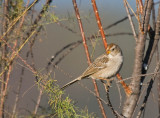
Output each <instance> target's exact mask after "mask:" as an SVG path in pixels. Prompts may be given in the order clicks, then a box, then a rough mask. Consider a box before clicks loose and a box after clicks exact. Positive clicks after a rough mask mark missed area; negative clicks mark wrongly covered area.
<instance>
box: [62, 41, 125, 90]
mask: <svg viewBox="0 0 160 118" xmlns="http://www.w3.org/2000/svg"><path fill="white" fill-rule="evenodd" d="M122 64H123V54H122V51H121V49H120V47H119V46H118V45H116V44H113V43H111V44H109V45H108V46H107V49H106V53H105V54H102V55H100V56H99V57H98V58H96V59H95V60H94V61H93V63H92V64H90V65H89V66H88V68H87V69H86V70H85V71H84V72H83V73H82V74H81V75H80V76H79V77H77V78H76V79H74V80H72V81H71V82H69V83H67V84H66V85H64V86H63V87H62V88H61V89H65V88H66V87H68V86H70V85H72V84H73V83H75V82H77V81H79V80H81V79H84V78H87V77H90V78H92V79H100V80H108V79H110V78H111V77H114V76H115V75H116V74H117V73H118V72H119V70H120V69H121V67H122Z"/></svg>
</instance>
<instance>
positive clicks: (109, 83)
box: [98, 77, 112, 87]
mask: <svg viewBox="0 0 160 118" xmlns="http://www.w3.org/2000/svg"><path fill="white" fill-rule="evenodd" d="M98 79H100V80H105V81H106V82H107V83H106V86H107V87H111V81H112V79H106V78H102V77H99V78H98Z"/></svg>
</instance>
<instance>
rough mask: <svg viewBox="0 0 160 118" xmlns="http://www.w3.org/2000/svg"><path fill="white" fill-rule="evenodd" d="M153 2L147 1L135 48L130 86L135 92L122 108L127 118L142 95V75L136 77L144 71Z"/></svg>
mask: <svg viewBox="0 0 160 118" xmlns="http://www.w3.org/2000/svg"><path fill="white" fill-rule="evenodd" d="M152 3H153V1H152V0H146V1H145V7H144V11H143V16H142V31H140V32H139V37H138V42H137V45H136V48H135V62H134V69H133V74H132V75H133V77H134V78H133V79H132V81H131V83H130V88H131V89H132V91H133V94H132V95H131V96H129V97H127V98H126V101H125V102H124V106H123V110H122V114H123V116H125V117H127V118H130V117H132V115H133V112H134V110H135V107H136V104H137V101H138V99H139V95H140V77H135V76H136V75H140V74H141V72H142V64H143V61H142V60H143V55H144V49H145V42H146V35H147V30H148V24H149V20H150V13H151V8H152Z"/></svg>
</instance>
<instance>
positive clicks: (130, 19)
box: [123, 0, 138, 42]
mask: <svg viewBox="0 0 160 118" xmlns="http://www.w3.org/2000/svg"><path fill="white" fill-rule="evenodd" d="M123 2H124V6H125V8H126V12H127V14H128V19H129V22H130V25H131V29H132V32H133V36H134V39H135V40H136V42H137V40H138V38H137V34H136V30H135V27H134V24H133V21H132V17H131V14H130V12H129V9H128V5H127V2H126V0H123Z"/></svg>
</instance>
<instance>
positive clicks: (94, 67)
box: [82, 54, 108, 78]
mask: <svg viewBox="0 0 160 118" xmlns="http://www.w3.org/2000/svg"><path fill="white" fill-rule="evenodd" d="M107 62H108V57H107V55H105V54H103V55H101V56H99V57H98V58H97V59H95V61H94V62H93V63H92V64H91V65H90V66H89V67H88V68H87V69H86V71H84V73H83V74H82V78H83V77H86V76H90V75H92V74H94V73H96V72H98V71H99V70H101V69H104V68H106V66H107V64H106V63H107Z"/></svg>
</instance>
